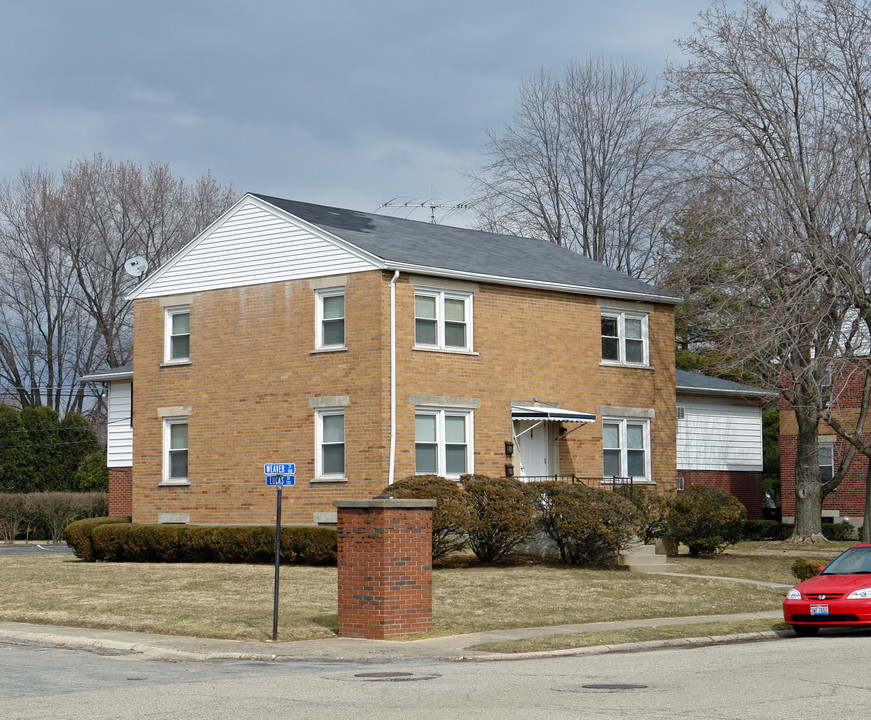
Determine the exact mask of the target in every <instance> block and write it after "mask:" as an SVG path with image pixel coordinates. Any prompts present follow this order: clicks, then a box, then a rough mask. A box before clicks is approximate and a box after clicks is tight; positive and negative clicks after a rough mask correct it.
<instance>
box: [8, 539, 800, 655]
mask: <svg viewBox="0 0 871 720" xmlns="http://www.w3.org/2000/svg"><path fill="white" fill-rule="evenodd" d="M702 570H703V568H702V566H701V565H699V566H698V571H699V572H702ZM273 574H274V567H272V566H269V565H256V566H250V565H217V564H177V565H176V564H134V563H85V562H81V561H79V560H76V559H74V558H70V557H69V556H67V557H62V556H56V555H47V556H38V555H37V556H18V557H4V558H0V587H2V588H3V600H2V602H0V620H7V621H20V622H33V623H49V624H57V625H75V626H83V627H100V628H113V629H124V630H135V631H143V632H156V633H168V634H179V635H194V636H203V637H215V638H239V639H241V638H247V639H255V640H265V639H268V638H270V637H271V634H272V592H273V587H272V581H273ZM702 574H718V573H715V572H703V573H702ZM787 582H789V581H787ZM280 589H281V595H280V601H279V622H278V626H279V634H280V639H282V640H298V639H306V638H318V637H329V636H332V635H333V634H334V633H335V629H336V624H337V617H336V613H337V610H336V570H335V568H314V567H293V566H288V567H283V568H282V569H281V581H280ZM782 595H783V593H782V592H780V591H778V590H772V589H769V588H763V587H755V586H748V585H738V584H732V583H729V582H726V581H722V580H708V579H704V578H675V577H665V576H661V575H641V574H636V573H628V572H623V571H594V570H582V569H574V568H565V567H555V566H548V565H537V564H528V565H518V566H514V567H500V568H494V567H479V566H471V567H461V568H460V567H456V568H442V569H436V570H435V571H434V573H433V625H434V629H433V632H432V633H431V634H432V635H446V634H455V633H466V632H475V631H480V630H490V629H498V628H511V627H532V626H547V625H559V624H566V623H578V622H594V621H600V620H620V619H632V618H651V617H669V616H685V615H705V614H717V613H729V612H751V611H757V610H775V609H777V608H778V607H779V606H780V602H781V599H782Z"/></svg>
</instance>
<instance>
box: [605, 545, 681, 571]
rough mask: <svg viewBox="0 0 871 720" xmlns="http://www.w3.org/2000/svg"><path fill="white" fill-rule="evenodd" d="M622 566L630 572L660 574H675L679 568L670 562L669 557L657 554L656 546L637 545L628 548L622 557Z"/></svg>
mask: <svg viewBox="0 0 871 720" xmlns="http://www.w3.org/2000/svg"><path fill="white" fill-rule="evenodd" d="M619 562H620V564H621V565H625V566H626V567H627V568H629V572H643V573H658V572H673V571H674V570H676V569H677V566H676V565H674V564H672V563H669V562H668V556H667V555H664V554H660V553H657V552H656V546H655V545H653V544H651V545H643V544H641V543H636V544H633V545H630V546H629V547H627V548H626V549H625V550H624V551H623V553H622V554H621V555H620V561H619Z"/></svg>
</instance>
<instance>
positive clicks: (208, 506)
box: [88, 194, 679, 524]
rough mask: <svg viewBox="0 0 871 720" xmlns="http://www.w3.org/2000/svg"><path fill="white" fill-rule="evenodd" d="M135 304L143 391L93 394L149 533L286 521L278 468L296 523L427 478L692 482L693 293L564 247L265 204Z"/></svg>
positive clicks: (254, 198)
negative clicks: (680, 360)
mask: <svg viewBox="0 0 871 720" xmlns="http://www.w3.org/2000/svg"><path fill="white" fill-rule="evenodd" d="M131 297H132V299H133V304H134V327H135V334H134V352H133V368H134V370H135V376H134V377H133V384H132V386H131V385H130V374H129V373H130V371H129V369H122V370H120V371H110V374H95V375H91V376H89V377H88V379H90V380H94V381H105V382H107V383H109V388H110V394H109V397H110V402H109V407H110V420H109V422H110V428H112V427H114V426H116V423H117V427H116V430H115V432H114V433H113V434H110V436H109V442H110V445H112V444H113V443H114V442H116V441H117V442H118V443H119V445H121V446H123V447H124V448H126V449H125V450H123V451H122V452H121V454H116V450H115V448H114V447H113V448H110V467H113V462H123V459H122V455H123V454H124V453H126V455H124V457H126V458H132V473H131V475H130V481H129V482H130V504H129V506H124V503H123V500H122V499H120V498H121V496H122V495H123V493H124V491H123V490H122V489H121V488H120V482H119V483H115V484H114V485H113V486H112V487H113V491H114V493H115V494H116V496H117V497H116V502H115V504H114V505H113V508H114V509H115V510H114V511H115V512H117V513H118V514H127V513H129V514H132V516H133V520H134V522H146V523H151V522H190V523H197V524H210V523H267V522H273V521H274V517H275V490H274V489H272V488H267V487H266V485H265V479H264V473H263V470H264V467H263V466H264V464H265V463H278V462H281V463H291V462H292V463H295V465H296V485H295V486H294V487H293V488H287V489H285V491H284V498H285V501H284V515H283V516H284V519H285V521H286V522H289V523H309V524H310V523H330V522H334V521H335V511H334V508H333V505H332V501H333V500H334V499H357V498H369V497H372V496H374V495H376V494H378V493H379V492H380V491H381V490H382V489H383V488H384V487H385V486H387V485H388V484H390V483H391V482H393V481H394V480H398V479H401V478H403V477H406V476H409V475H413V474H416V473H436V474H439V475H443V476H446V477H449V478H459V477H460V475H462V474H464V473H480V474H484V475H491V476H503V475H506V474H514V475H515V476H518V477H526V478H533V477H540V476H545V475H547V476H562V477H568V478H572V477H574V478H575V479H579V478H581V479H583V481H584V482H587V483H589V484H593V485H600V484H604V485H607V486H610V478H611V477H612V476H617V477H625V476H632V477H633V481H634V482H635V483H646V484H650V485H655V486H656V487H658V488H660V489H666V490H668V489H674V488H675V484H676V474H675V468H676V465H675V375H674V327H673V309H674V304H675V303H676V302H678V300H679V299H678V298H676V297H674V296H671V295H669V294H666V293H662V292H660V291H658V290H656V289H655V288H654V287H652V286H650V285H648V284H646V283H643V282H641V281H640V280H637V279H634V278H631V277H629V276H627V275H624V274H622V273H619V272H616V271H614V270H611V269H609V268H607V267H605V266H604V265H601V264H600V263H597V262H594V261H591V260H589V259H586V258H584V257H582V256H580V255H578V254H576V253H574V252H571V251H569V250H566V249H565V248H561V247H558V246H557V245H554V244H552V243H550V242H547V241H539V240H529V239H523V238H517V237H511V236H505V235H496V234H491V233H485V232H478V231H474V230H467V229H461V228H454V227H448V226H440V225H435V224H431V223H422V222H415V221H410V220H404V219H399V218H396V217H390V216H381V215H374V214H368V213H361V212H356V211H352V210H343V209H339V208H331V207H323V206H319V205H312V204H307V203H299V202H292V201H289V200H281V199H278V198H272V197H266V196H263V195H254V194H248V195H245V196H244V197H243V198H241V199H240V200H239V201H238V202H237V203H236V204H235V205H234V206H233V207H232V208H230V210H228V211H227V212H226V213H224V215H223V216H221V218H219V219H218V220H217V221H216V222H215V223H214V224H213V225H212V226H211V227H209V228H208V229H207V230H205V231H204V232H203V233H201V234H200V235H199V236H197V237H196V238H195V239H194V240H193V241H192V242H191V243H189V244H188V245H187V246H186V247H185V248H184V249H183V250H182V251H181V252H179V253H178V254H177V255H176V256H175V257H173V258H172V259H171V260H170V261H169V262H167V263H166V264H165V265H164V266H163V267H162V268H160V270H159V271H157V272H156V273H154V274H153V275H152V276H151V277H149V278H148V279H147V280H145V281H144V282H142V283H141V284H140V285H139V286H138V287H137V288H136V290H135V291H134V292H133V294H132V296H131ZM111 372H116V373H119V372H120V375H118V376H117V377H113V376H112V375H111ZM131 392H132V418H133V425H132V430H133V437H135V443H133V446H132V455H131V454H130V452H129V442H130V435H129V432H128V429H127V427H126V426H124V428H125V429H124V432H123V433H122V432H121V427H122V426H123V422H122V421H123V419H124V418H126V417H129V416H130V413H129V412H127V410H126V409H125V410H122V409H120V408H121V406H122V405H123V402H124V398H126V399H127V402H128V406H129V402H130V400H131V397H130V396H131ZM113 413H114V414H113ZM113 458H114V460H113ZM120 470H121V466H120V465H119V466H118V467H117V470H116V473H115V474H116V476H118V477H120V476H121V473H120V472H119V471H120Z"/></svg>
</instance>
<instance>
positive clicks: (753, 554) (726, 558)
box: [669, 541, 856, 585]
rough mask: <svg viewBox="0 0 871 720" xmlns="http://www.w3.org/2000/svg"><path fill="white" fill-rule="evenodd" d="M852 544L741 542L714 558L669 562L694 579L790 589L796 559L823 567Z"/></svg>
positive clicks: (684, 558)
mask: <svg viewBox="0 0 871 720" xmlns="http://www.w3.org/2000/svg"><path fill="white" fill-rule="evenodd" d="M855 544H856V543H855V541H854V542H830V543H821V544H817V545H811V546H804V545H792V544H790V543H787V542H774V541H772V542H752V543H751V542H742V543H738V544H737V545H735V546H734V547H732V548H729V549H728V550H726V552H725V553H723V554H722V555H720V556H718V557H712V558H691V557H689V556H687V555H681V556H680V557H678V558H670V559H669V562H671V563H674V564H675V565H677V567H676V568H675V572H681V573H692V574H695V575H718V576H721V577H736V578H749V579H751V580H764V581H766V582H776V583H783V584H784V585H794V584H795V583H796V582H798V581H797V580H796V579H795V578H794V577H793V576H792V572H791V570H790V568H791V567H792V563H793V562H795V560H796V558H800V557H802V558H808V559H811V560H817V561H819V564H820V565H826V564H827V563H828V562H829V561H830V560H831V559H832V558H834V557H835V556H836V555H839V554H840V553H842V552H843V551H844V550H846V549H847V548H848V547H850V546H851V545H855Z"/></svg>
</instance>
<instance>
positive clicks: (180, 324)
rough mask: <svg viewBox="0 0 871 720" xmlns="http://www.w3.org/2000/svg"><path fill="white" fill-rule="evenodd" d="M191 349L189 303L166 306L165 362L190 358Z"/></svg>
mask: <svg viewBox="0 0 871 720" xmlns="http://www.w3.org/2000/svg"><path fill="white" fill-rule="evenodd" d="M190 351H191V311H190V306H189V305H178V306H176V307H168V308H166V316H165V339H164V362H178V361H183V360H188V359H189V358H190Z"/></svg>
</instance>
